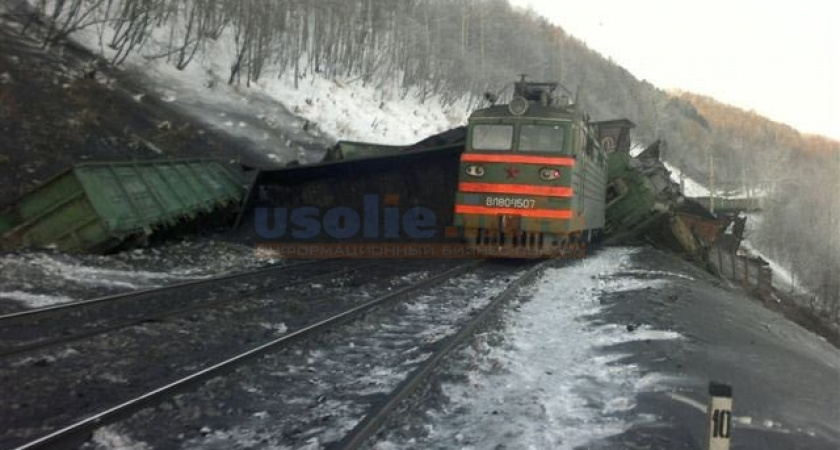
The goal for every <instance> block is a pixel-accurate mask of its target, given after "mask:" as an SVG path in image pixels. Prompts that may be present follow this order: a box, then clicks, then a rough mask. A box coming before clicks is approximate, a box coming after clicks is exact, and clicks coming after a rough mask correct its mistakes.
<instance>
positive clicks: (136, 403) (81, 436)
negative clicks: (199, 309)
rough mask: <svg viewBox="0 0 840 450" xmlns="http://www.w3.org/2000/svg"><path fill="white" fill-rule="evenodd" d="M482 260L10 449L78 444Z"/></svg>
mask: <svg viewBox="0 0 840 450" xmlns="http://www.w3.org/2000/svg"><path fill="white" fill-rule="evenodd" d="M481 263H482V261H472V262H469V263H467V264H463V265H461V266H459V267H455V268H452V269H449V270H447V271H445V272H443V273H440V274H437V275H435V276H432V277H430V278H427V279H425V280H422V281H420V282H417V283H415V284H413V285H411V286H406V287H404V288H402V289H399V290H397V291H394V292H391V293H389V294H386V295H383V296H381V297H377V298H375V299H373V300H370V301H368V302H365V303H363V304H361V305H358V306H355V307H353V308H350V309H348V310H346V311H344V312H342V313H339V314H337V315H334V316H332V317H329V318H327V319H324V320H321V321H318V322H315V323H313V324H310V325H307V326H305V327H303V328H300V329H298V330H296V331H294V332H291V333H288V334H286V335H284V336H282V337H280V338H277V339H275V340H273V341H270V342H267V343H265V344H262V345H260V346H258V347H255V348H253V349H251V350H248V351H246V352H244V353H240V354H239V355H236V356H233V357H231V358H228V359H226V360H224V361H222V362H219V363H216V364H214V365H212V366H209V367H206V368H204V369H202V370H200V371H197V372H194V373H193V374H191V375H188V376H186V377H183V378H181V379H179V380H176V381H173V382H171V383H169V384H167V385H165V386H161V387H159V388H157V389H154V390H152V391H149V392H147V393H145V394H143V395H141V396H139V397H135V398H133V399H131V400H128V401H126V402H123V403H120V404H119V405H116V406H113V407H111V408H108V409H106V410H105V411H102V412H99V413H96V414H93V415H91V416H89V417H87V418H85V419H82V420H80V421H78V422H76V423H73V424H71V425H68V426H65V427H63V428H61V429H59V430H56V431H54V432H52V433H50V434H47V435H45V436H42V437H40V438H38V439H35V440H33V441H30V442H28V443H25V444H23V445H21V446H18V447H15V448H14V449H13V450H44V449H55V448H68V447H72V446H74V445H76V446H78V445H80V444H81V443H82V442H84V441H86V440H87V439H88V436H89V434H90V433H92V432H93V431H94V430H96V429H98V428H101V427H103V426H106V425H109V424H112V423H114V422H116V421H118V420H120V419H122V418H125V417H128V416H130V415H132V414H134V413H136V412H138V411H140V410H141V409H144V408H147V407H149V406H151V405H153V404H156V403H158V402H160V401H162V400H164V399H166V398H170V397H172V396H174V395H175V394H177V393H178V392H181V391H184V390H187V389H190V388H193V387H196V386H199V385H200V384H202V383H204V382H205V381H207V380H209V379H212V378H216V377H218V376H221V375H224V374H226V373H229V372H231V371H232V370H234V369H236V368H237V367H239V366H241V365H243V364H245V363H246V362H248V361H250V360H252V359H254V358H257V357H259V356H262V355H264V354H267V353H269V352H271V351H274V350H276V349H277V348H279V347H281V346H283V345H287V344H289V343H292V342H296V341H298V340H300V339H303V338H306V337H309V336H311V335H315V334H317V333H318V332H323V331H326V330H329V329H331V328H333V327H335V326H338V325H341V324H343V323H346V322H349V321H350V320H352V319H354V318H356V317H360V316H362V315H363V314H364V313H366V312H367V311H369V310H371V309H373V308H376V307H378V306H381V305H384V304H386V303H388V302H391V301H394V300H397V299H399V298H400V297H402V296H404V295H406V294H410V293H412V292H415V291H418V290H420V289H423V288H425V287H428V286H432V285H434V284H437V283H439V282H442V281H445V280H447V279H450V278H452V277H454V276H456V275H459V274H461V273H465V272H467V271H469V270H471V269H472V268H474V267H476V266H477V265H479V264H481Z"/></svg>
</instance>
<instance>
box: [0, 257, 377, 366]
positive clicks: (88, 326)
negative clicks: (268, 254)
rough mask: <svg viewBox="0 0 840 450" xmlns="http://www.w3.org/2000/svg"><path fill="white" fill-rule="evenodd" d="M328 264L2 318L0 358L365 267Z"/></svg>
mask: <svg viewBox="0 0 840 450" xmlns="http://www.w3.org/2000/svg"><path fill="white" fill-rule="evenodd" d="M331 264H335V261H334V260H322V261H307V262H302V263H296V264H290V265H283V266H277V267H270V268H266V269H260V270H254V271H248V272H242V273H235V274H230V275H224V276H220V277H213V278H206V279H201V280H195V281H189V282H185V283H178V284H173V285H169V286H163V287H159V288H154V289H144V290H140V291H133V292H127V293H122V294H117V295H109V296H104V297H99V298H94V299H90V300H84V301H79V302H72V303H65V304H60V305H54V306H50V307H45V308H38V309H31V310H26V311H20V312H16V313H11V314H6V315H2V316H0V357H9V356H16V355H20V354H23V353H28V352H35V351H39V350H45V349H48V348H50V347H53V346H57V345H63V344H68V343H72V342H75V341H79V340H82V339H88V338H92V337H95V336H99V335H102V334H104V333H109V332H113V331H117V330H121V329H125V328H129V327H133V326H137V325H140V324H142V323H146V322H152V321H160V320H165V319H171V318H174V317H178V316H183V315H186V314H190V313H192V312H195V311H198V310H201V309H207V308H218V307H222V306H225V305H227V304H230V303H233V302H235V301H238V300H241V299H242V298H243V297H248V296H253V295H256V294H259V293H262V292H266V291H268V290H271V289H278V285H279V286H282V287H290V286H297V285H301V284H305V283H314V282H317V281H321V280H327V279H331V278H334V277H337V276H341V275H344V274H347V273H350V272H354V271H358V270H361V269H363V268H365V267H368V266H369V265H359V266H352V267H346V266H343V265H338V266H335V267H332V266H331ZM313 266H316V267H315V268H313ZM322 269H326V270H325V271H324V270H322ZM311 272H314V274H310V273H311ZM275 277H277V278H275Z"/></svg>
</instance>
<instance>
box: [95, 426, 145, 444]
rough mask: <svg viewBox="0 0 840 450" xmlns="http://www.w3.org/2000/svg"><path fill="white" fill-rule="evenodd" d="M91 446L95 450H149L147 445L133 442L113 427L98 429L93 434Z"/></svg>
mask: <svg viewBox="0 0 840 450" xmlns="http://www.w3.org/2000/svg"><path fill="white" fill-rule="evenodd" d="M92 441H93V444H94V446H95V448H96V449H97V450H149V449H151V447H149V446H148V445H147V444H145V443H143V442H135V441H134V440H132V439H131V438H129V437H127V436H125V435H124V434H123V433H121V432H119V431H117V429H116V428H115V427H113V426H107V427H103V428H99V429H98V430H96V431H94V432H93V440H92Z"/></svg>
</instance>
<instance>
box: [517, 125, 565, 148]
mask: <svg viewBox="0 0 840 450" xmlns="http://www.w3.org/2000/svg"><path fill="white" fill-rule="evenodd" d="M565 131H566V129H565V128H564V127H563V126H562V125H522V130H521V131H520V136H519V151H522V152H550V153H562V152H563V142H564V140H565V136H566V133H565Z"/></svg>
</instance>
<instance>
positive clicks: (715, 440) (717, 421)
mask: <svg viewBox="0 0 840 450" xmlns="http://www.w3.org/2000/svg"><path fill="white" fill-rule="evenodd" d="M707 424H708V425H707V427H706V450H729V441H730V439H729V438H730V436H731V434H732V386H729V385H726V384H719V383H715V382H712V383H709V410H708V421H707Z"/></svg>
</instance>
